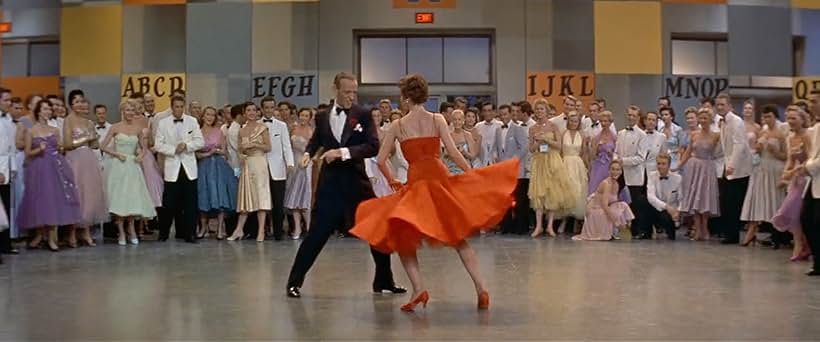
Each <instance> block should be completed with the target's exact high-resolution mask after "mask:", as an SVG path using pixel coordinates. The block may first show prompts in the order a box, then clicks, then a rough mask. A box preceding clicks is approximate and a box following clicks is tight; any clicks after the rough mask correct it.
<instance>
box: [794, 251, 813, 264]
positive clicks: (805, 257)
mask: <svg viewBox="0 0 820 342" xmlns="http://www.w3.org/2000/svg"><path fill="white" fill-rule="evenodd" d="M810 256H811V252H803V253H800V254H798V255H795V256H793V257H791V258H789V261H791V262H797V261H806V260H809V257H810Z"/></svg>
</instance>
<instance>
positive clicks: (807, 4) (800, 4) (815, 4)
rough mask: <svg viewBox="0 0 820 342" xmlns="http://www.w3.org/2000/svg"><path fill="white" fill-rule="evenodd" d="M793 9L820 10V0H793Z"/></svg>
mask: <svg viewBox="0 0 820 342" xmlns="http://www.w3.org/2000/svg"><path fill="white" fill-rule="evenodd" d="M792 7H795V8H816V9H820V0H792Z"/></svg>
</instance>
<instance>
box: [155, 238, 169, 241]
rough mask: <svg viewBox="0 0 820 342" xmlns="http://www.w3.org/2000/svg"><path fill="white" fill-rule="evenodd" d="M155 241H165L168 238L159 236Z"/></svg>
mask: <svg viewBox="0 0 820 342" xmlns="http://www.w3.org/2000/svg"><path fill="white" fill-rule="evenodd" d="M157 241H159V242H165V241H168V238H167V237H161V238H159V239H157Z"/></svg>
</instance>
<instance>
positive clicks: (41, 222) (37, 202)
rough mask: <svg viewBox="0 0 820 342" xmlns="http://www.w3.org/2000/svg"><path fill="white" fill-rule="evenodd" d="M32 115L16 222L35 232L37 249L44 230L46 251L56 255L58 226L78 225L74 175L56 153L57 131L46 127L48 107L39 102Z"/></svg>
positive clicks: (77, 203) (34, 239) (26, 139)
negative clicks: (53, 252)
mask: <svg viewBox="0 0 820 342" xmlns="http://www.w3.org/2000/svg"><path fill="white" fill-rule="evenodd" d="M33 114H34V119H35V123H34V125H33V126H32V127H31V129H29V130H27V131H26V136H25V151H26V156H27V157H28V159H27V160H26V163H25V165H24V172H25V182H26V185H25V190H24V191H23V198H22V199H21V200H20V206H19V209H18V215H17V223H18V225H20V227H21V228H23V229H37V232H36V233H35V235H34V238H33V239H32V240H31V242H30V243H29V247H32V248H39V246H40V243H41V242H42V241H43V235H44V233H46V231H47V232H48V248H49V249H50V250H52V251H55V252H56V251H58V250H59V248H58V247H57V226H67V225H73V224H75V223H78V222H80V201H79V194H78V193H77V187H76V185H75V184H74V173H73V172H72V171H71V167H70V166H69V165H68V161H67V160H66V159H65V158H64V157H63V156H62V155H61V154H60V153H59V151H58V149H59V136H60V131H59V130H58V129H57V128H54V127H51V126H49V125H48V118H49V117H50V116H51V105H50V104H49V103H48V102H46V101H40V102H38V103H37V104H36V105H35V107H34V112H33ZM95 164H96V160H95Z"/></svg>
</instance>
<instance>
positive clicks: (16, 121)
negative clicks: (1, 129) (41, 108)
mask: <svg viewBox="0 0 820 342" xmlns="http://www.w3.org/2000/svg"><path fill="white" fill-rule="evenodd" d="M11 122H13V123H18V122H20V120H17V119H11Z"/></svg>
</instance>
